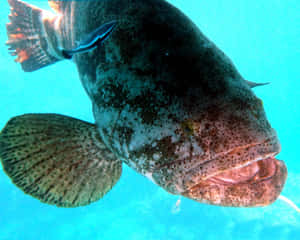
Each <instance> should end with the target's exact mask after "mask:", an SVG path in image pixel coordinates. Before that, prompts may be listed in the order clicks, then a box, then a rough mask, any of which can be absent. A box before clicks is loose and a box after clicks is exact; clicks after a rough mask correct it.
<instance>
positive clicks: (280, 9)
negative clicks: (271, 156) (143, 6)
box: [0, 0, 300, 240]
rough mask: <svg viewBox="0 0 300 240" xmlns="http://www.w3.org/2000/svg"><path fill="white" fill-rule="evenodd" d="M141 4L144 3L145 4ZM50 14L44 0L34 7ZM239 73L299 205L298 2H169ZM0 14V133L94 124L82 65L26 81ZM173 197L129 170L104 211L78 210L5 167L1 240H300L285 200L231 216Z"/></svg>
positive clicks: (0, 184)
mask: <svg viewBox="0 0 300 240" xmlns="http://www.w3.org/2000/svg"><path fill="white" fill-rule="evenodd" d="M141 1H142V0H141ZM27 2H29V3H32V4H35V5H37V6H39V7H43V8H45V9H49V7H48V4H47V1H46V0H40V1H38V0H33V1H27ZM169 2H171V3H172V4H174V5H176V6H177V7H178V8H180V9H181V10H182V11H183V12H184V13H185V14H187V15H188V16H189V17H190V18H191V19H192V20H193V21H194V22H195V23H196V24H197V25H198V26H199V28H200V29H201V31H202V32H204V34H205V35H206V36H208V37H209V38H210V39H211V40H212V41H213V42H214V43H216V45H217V46H218V47H219V48H221V49H222V50H223V51H224V52H225V53H226V54H227V55H228V56H229V57H230V58H231V59H232V61H233V62H234V63H235V65H236V66H237V68H238V70H239V71H240V73H241V74H242V75H243V76H244V78H245V79H247V80H250V81H254V82H270V84H269V85H266V86H262V87H257V88H255V89H254V91H255V93H256V95H257V96H258V97H259V98H261V99H262V100H263V103H264V108H265V111H266V113H267V116H268V119H269V121H270V123H271V125H272V126H273V128H275V129H276V131H277V133H278V136H279V139H280V141H281V145H282V152H281V153H280V154H279V155H278V159H282V160H284V161H285V163H286V165H287V168H288V179H287V182H286V185H285V188H284V190H283V192H282V194H283V195H284V196H286V197H289V198H290V199H291V200H293V201H294V202H295V203H296V204H298V205H300V164H299V150H300V146H299V144H300V111H299V110H300V1H299V0H288V1H286V0H260V1H252V0H243V1H241V0H209V1H208V0H207V1H204V0H170V1H169ZM8 14H9V6H8V3H7V2H6V1H5V0H2V1H1V7H0V16H1V18H0V111H1V114H0V128H2V127H4V125H5V123H6V122H7V121H8V120H9V119H10V118H11V117H13V116H16V115H20V114H24V113H60V114H64V115H69V116H73V117H76V118H79V119H82V120H86V121H89V122H93V121H94V120H93V115H92V109H91V103H90V101H89V99H88V97H87V95H86V93H85V92H84V89H83V87H82V86H81V83H80V80H79V77H78V74H77V70H76V67H75V65H74V64H73V63H72V62H71V61H64V62H60V63H57V64H55V65H51V66H49V67H47V68H43V69H41V70H39V71H36V72H33V73H24V72H23V71H22V69H21V67H20V65H19V64H16V63H15V62H14V61H13V57H11V56H10V55H9V54H8V51H7V47H6V46H5V41H6V40H7V36H6V29H5V23H6V22H8V18H7V15H8ZM178 199H179V198H178V196H173V195H171V194H169V193H167V192H165V191H164V190H163V189H161V188H159V187H157V186H156V185H154V184H153V183H152V182H150V181H149V180H148V179H146V178H145V177H143V176H141V175H139V174H137V173H136V172H134V171H133V170H132V169H130V168H129V167H127V166H125V165H124V167H123V173H122V177H121V179H120V181H119V182H118V183H117V184H116V186H115V187H114V188H113V189H112V190H111V191H110V192H109V193H108V194H107V195H105V196H104V198H103V199H102V200H100V201H98V202H95V203H93V204H91V205H89V206H86V207H79V208H73V209H64V208H57V207H55V206H50V205H46V204H43V203H41V202H39V201H38V200H36V199H34V198H32V197H30V196H29V195H26V194H24V193H23V192H22V191H21V190H19V189H18V188H17V187H15V186H14V185H13V184H12V182H11V181H10V179H9V178H8V177H7V176H6V175H5V173H4V172H3V169H2V166H1V167H0V240H37V239H38V240H52V239H53V240H54V239H55V240H69V239H72V240H85V239H89V240H108V239H109V240H114V239H117V240H123V239H130V240H200V239H201V240H202V239H203V240H214V239H223V240H227V239H228V240H230V239H234V240H248V239H251V240H256V239H263V240H269V239H272V240H273V239H276V240H277V239H278V240H279V239H280V240H283V239H284V240H285V239H288V240H298V239H300V213H297V212H296V211H295V210H294V209H292V208H291V207H290V206H288V205H287V204H286V203H284V202H282V201H281V200H277V201H276V202H275V203H274V204H272V205H271V206H267V207H262V208H224V207H216V206H210V205H205V204H200V203H197V202H195V201H192V200H189V199H185V198H181V204H180V205H179V206H178V207H177V208H176V206H175V205H176V202H177V201H178Z"/></svg>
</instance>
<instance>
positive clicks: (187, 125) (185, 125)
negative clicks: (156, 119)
mask: <svg viewBox="0 0 300 240" xmlns="http://www.w3.org/2000/svg"><path fill="white" fill-rule="evenodd" d="M181 128H182V129H183V131H184V133H186V134H187V135H192V134H193V132H194V128H193V123H192V122H191V121H189V120H187V121H184V122H182V123H181Z"/></svg>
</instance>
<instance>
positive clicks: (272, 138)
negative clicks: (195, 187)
mask: <svg viewBox="0 0 300 240" xmlns="http://www.w3.org/2000/svg"><path fill="white" fill-rule="evenodd" d="M272 141H274V143H273V144H272V145H273V146H276V147H277V149H276V151H272V152H271V151H270V152H269V153H267V154H268V155H266V156H265V157H262V156H260V157H257V159H254V160H252V161H249V162H247V163H245V164H244V165H241V167H243V166H246V165H248V164H251V163H252V162H255V161H259V160H262V159H265V158H267V157H274V156H275V155H277V154H279V153H280V151H281V146H280V144H279V141H278V139H277V136H276V135H273V136H272V137H270V138H268V139H265V140H264V141H259V142H257V143H252V144H246V145H243V146H238V147H235V148H232V149H230V150H228V151H226V152H222V153H218V154H216V155H215V156H214V157H213V158H210V157H209V156H208V155H207V154H200V155H195V156H193V157H191V158H187V157H184V158H178V159H176V160H174V161H172V162H169V163H164V164H162V165H158V166H156V167H155V168H153V170H152V171H153V172H155V171H159V170H161V169H163V168H170V167H172V166H173V165H176V164H180V163H182V162H185V161H190V160H194V159H196V160H197V161H199V160H201V159H203V158H204V159H205V158H208V159H207V160H204V161H202V162H201V163H196V164H194V165H193V166H192V167H191V168H189V169H185V170H184V173H185V174H187V173H188V172H189V171H192V170H193V169H195V168H198V167H201V166H203V165H205V164H208V163H209V162H212V161H214V160H217V159H218V158H220V157H225V156H227V155H229V154H230V153H232V152H234V151H236V150H237V149H246V148H249V147H251V148H253V147H256V146H260V145H262V144H265V143H268V142H272ZM276 147H275V148H276ZM231 169H232V168H230V167H228V168H227V169H224V170H223V171H227V170H231ZM219 173H220V172H216V173H215V174H213V175H210V177H211V176H214V175H217V174H219ZM178 177H179V176H178Z"/></svg>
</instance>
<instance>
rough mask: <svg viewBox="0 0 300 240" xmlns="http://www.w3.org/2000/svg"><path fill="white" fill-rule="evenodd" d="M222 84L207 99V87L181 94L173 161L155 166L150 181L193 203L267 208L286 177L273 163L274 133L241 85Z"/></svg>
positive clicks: (276, 143) (276, 142)
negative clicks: (181, 101)
mask: <svg viewBox="0 0 300 240" xmlns="http://www.w3.org/2000/svg"><path fill="white" fill-rule="evenodd" d="M222 82H223V84H221V85H222V89H219V90H217V92H213V93H212V94H209V92H210V91H209V90H208V89H207V88H206V89H205V94H200V93H199V91H200V90H199V88H198V89H197V88H189V89H187V90H186V92H188V94H187V95H186V96H187V97H185V100H184V104H182V109H184V114H183V115H185V116H189V117H188V118H185V119H183V120H182V121H181V122H180V124H179V125H180V128H179V129H177V132H178V134H179V135H180V137H179V138H178V141H175V143H174V144H173V145H172V143H171V142H169V144H170V145H169V149H170V151H171V152H172V153H175V154H174V155H172V154H170V155H172V156H173V160H172V161H168V162H165V163H163V164H161V165H159V166H158V167H157V168H156V170H155V171H154V172H153V174H152V177H153V178H154V180H155V182H156V183H158V184H159V185H161V186H162V187H164V188H165V189H166V190H167V191H169V192H171V193H173V194H180V195H183V196H185V197H187V198H190V199H193V200H196V201H198V202H203V203H208V204H213V205H222V206H236V207H250V206H265V205H268V204H271V203H272V202H274V201H275V200H276V199H277V197H278V196H279V194H280V192H281V190H282V188H283V185H284V183H285V180H286V176H287V170H286V166H285V164H284V163H283V162H282V161H279V160H277V159H276V158H275V155H277V154H278V153H279V152H280V150H281V147H280V143H279V140H278V138H277V136H276V132H275V130H274V129H273V128H272V127H271V126H270V124H269V122H268V120H267V118H266V114H265V112H264V109H263V103H262V101H261V100H260V99H259V98H257V97H256V96H255V94H254V93H253V91H252V90H251V89H250V87H249V86H247V84H245V82H243V81H242V80H238V79H237V80H233V79H226V80H223V81H222ZM204 85H205V84H202V85H201V86H202V89H203V86H204ZM197 96H198V98H197ZM199 96H202V97H199ZM203 103H205V104H203ZM171 145H172V147H170V146H171Z"/></svg>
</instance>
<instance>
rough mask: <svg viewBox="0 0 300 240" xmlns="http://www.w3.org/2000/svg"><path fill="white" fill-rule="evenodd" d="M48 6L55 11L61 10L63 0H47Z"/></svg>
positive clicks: (59, 11) (60, 11)
mask: <svg viewBox="0 0 300 240" xmlns="http://www.w3.org/2000/svg"><path fill="white" fill-rule="evenodd" d="M48 4H49V6H50V7H51V8H52V9H53V10H54V11H55V12H57V13H60V14H61V13H62V12H63V1H61V0H48Z"/></svg>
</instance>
